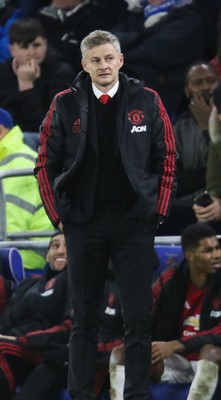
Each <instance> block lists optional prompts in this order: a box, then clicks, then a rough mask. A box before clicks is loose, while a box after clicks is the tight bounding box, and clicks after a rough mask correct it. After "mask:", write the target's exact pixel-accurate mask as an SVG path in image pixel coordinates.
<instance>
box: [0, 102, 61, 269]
mask: <svg viewBox="0 0 221 400" xmlns="http://www.w3.org/2000/svg"><path fill="white" fill-rule="evenodd" d="M23 137H24V136H23V132H22V131H21V129H20V127H19V126H18V125H14V122H13V119H12V116H11V114H10V113H9V112H8V111H7V110H5V109H3V108H0V171H7V170H16V169H20V168H31V169H32V168H34V165H35V160H36V157H37V153H36V152H35V151H34V150H32V149H31V148H30V147H29V146H27V145H26V144H25V143H24V142H23ZM2 185H3V191H4V194H5V210H6V211H5V213H6V215H5V216H6V232H7V233H10V232H24V233H28V232H29V231H41V232H42V231H49V232H51V231H52V230H53V227H52V225H51V223H50V221H49V219H48V217H47V215H46V213H45V210H44V207H43V206H42V201H41V198H40V195H39V190H38V185H37V182H36V179H35V178H34V176H32V175H30V176H16V177H9V178H5V179H4V180H3V181H2ZM1 210H2V212H3V210H4V207H3V205H2V204H1ZM21 256H22V261H23V265H24V268H25V269H27V270H30V269H41V268H43V267H44V264H45V259H44V254H43V253H42V251H40V250H35V251H34V250H21Z"/></svg>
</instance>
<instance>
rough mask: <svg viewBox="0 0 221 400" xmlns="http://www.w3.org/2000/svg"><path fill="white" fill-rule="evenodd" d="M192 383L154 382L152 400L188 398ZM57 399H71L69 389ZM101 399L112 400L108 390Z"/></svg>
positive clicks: (220, 388) (216, 396) (219, 388)
mask: <svg viewBox="0 0 221 400" xmlns="http://www.w3.org/2000/svg"><path fill="white" fill-rule="evenodd" d="M189 388H190V385H189V384H187V383H174V384H172V383H158V384H156V383H154V384H152V385H151V387H150V399H151V400H186V399H187V396H188V392H189ZM220 393H221V380H220V381H219V383H218V386H217V388H216V391H215V393H214V395H213V397H212V400H220ZM56 400H71V398H70V396H69V395H68V392H67V389H63V390H62V392H61V394H60V396H59V398H58V399H56ZM100 400H110V397H109V394H108V392H107V393H105V394H104V395H102V396H101V399H100Z"/></svg>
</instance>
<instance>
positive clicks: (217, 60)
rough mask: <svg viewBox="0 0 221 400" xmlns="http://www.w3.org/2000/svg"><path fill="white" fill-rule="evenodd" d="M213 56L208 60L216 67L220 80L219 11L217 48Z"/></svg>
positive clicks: (220, 42)
mask: <svg viewBox="0 0 221 400" xmlns="http://www.w3.org/2000/svg"><path fill="white" fill-rule="evenodd" d="M216 50H217V51H216V55H215V57H214V58H213V59H212V60H211V61H210V63H211V64H212V65H213V66H214V67H215V68H216V70H217V73H218V75H219V79H220V80H221V13H220V14H219V18H218V23H217V49H216Z"/></svg>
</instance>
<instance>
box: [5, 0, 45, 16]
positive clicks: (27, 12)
mask: <svg viewBox="0 0 221 400" xmlns="http://www.w3.org/2000/svg"><path fill="white" fill-rule="evenodd" d="M12 3H15V4H16V5H18V6H19V7H20V8H21V13H22V18H35V15H36V13H37V11H38V10H39V8H41V7H44V6H46V5H47V4H49V3H50V0H28V1H27V0H12Z"/></svg>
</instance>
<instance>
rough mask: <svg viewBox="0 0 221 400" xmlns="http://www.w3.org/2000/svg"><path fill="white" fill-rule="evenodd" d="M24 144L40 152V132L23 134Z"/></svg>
mask: <svg viewBox="0 0 221 400" xmlns="http://www.w3.org/2000/svg"><path fill="white" fill-rule="evenodd" d="M23 134H24V143H25V144H27V145H28V146H29V147H31V148H32V149H33V150H35V151H38V148H39V145H40V134H39V133H38V132H23Z"/></svg>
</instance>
